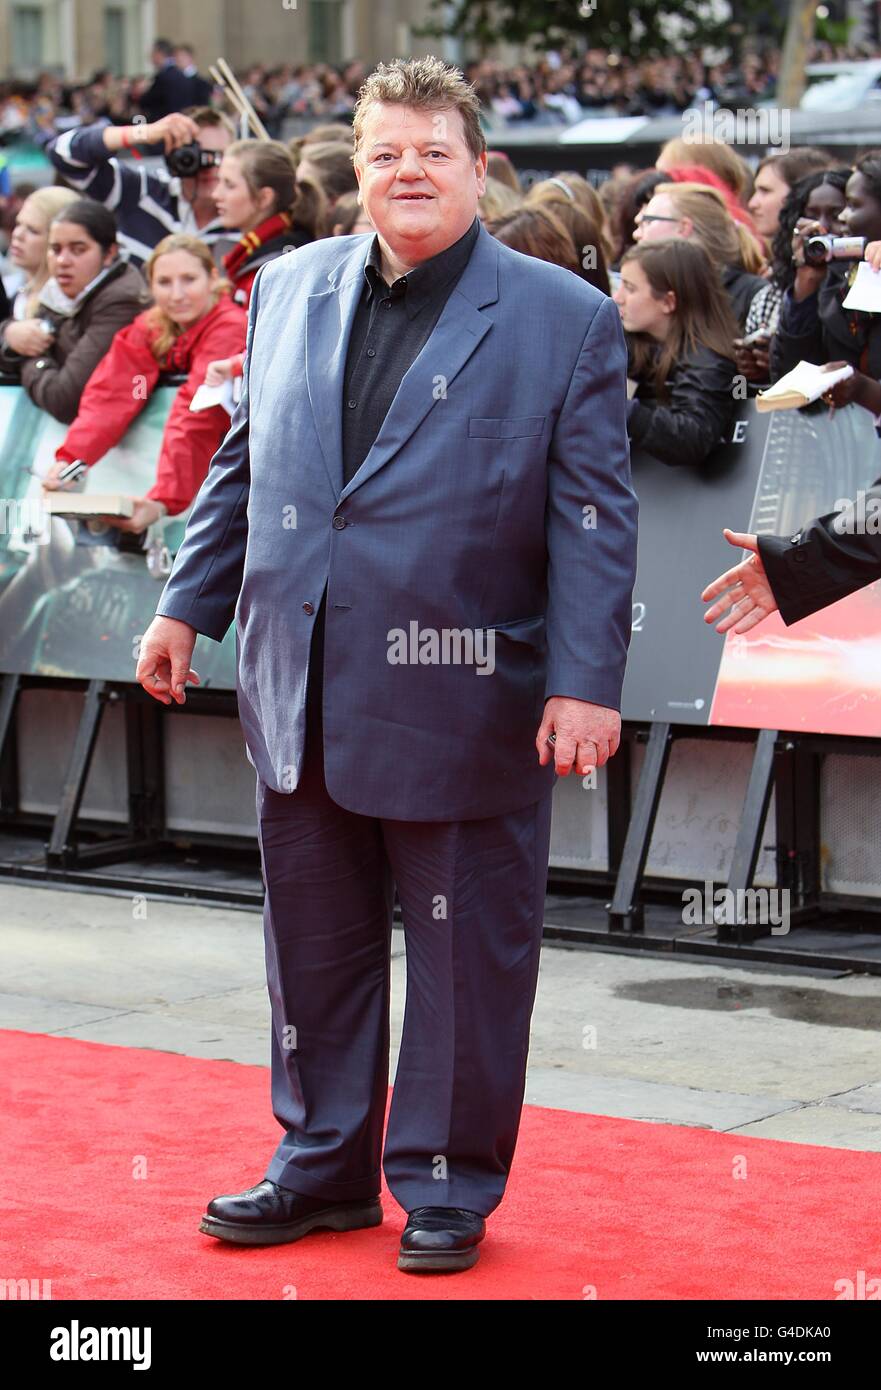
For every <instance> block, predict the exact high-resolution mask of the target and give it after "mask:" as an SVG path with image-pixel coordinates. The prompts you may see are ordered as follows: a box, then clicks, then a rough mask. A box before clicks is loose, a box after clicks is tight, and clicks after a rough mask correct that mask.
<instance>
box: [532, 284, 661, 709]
mask: <svg viewBox="0 0 881 1390" xmlns="http://www.w3.org/2000/svg"><path fill="white" fill-rule="evenodd" d="M626 400H627V350H626V347H625V341H624V330H623V328H622V326H621V316H620V314H619V313H618V310H617V308H616V306H615V305H614V304H613V303H612V300H611V299H606V298H604V299H603V301H602V303H601V304H600V305H599V307H598V308H597V310H596V312H595V314H594V315H593V318H592V319H591V322H590V326H589V327H588V330H587V333H586V334H585V337H584V341H583V343H582V345H581V351H580V353H579V356H578V360H577V362H576V364H575V368H574V371H573V374H572V380H571V382H570V384H569V389H568V391H567V393H566V398H565V400H564V401H563V405H562V408H561V410H560V414H559V416H558V419H557V423H556V426H555V428H554V433H553V436H552V438H551V442H550V447H549V451H548V494H547V506H546V512H545V534H546V538H547V549H548V606H547V647H548V656H547V681H546V684H545V699H550V698H551V696H554V695H561V696H570V697H572V698H574V699H576V700H589V701H590V702H591V703H593V704H597V705H605V706H607V707H608V708H610V709H616V710H617V709H620V707H621V690H622V687H623V684H624V667H625V662H626V659H627V649H628V646H629V644H630V633H631V625H632V617H633V608H632V599H633V585H634V581H635V578H636V532H637V515H638V511H639V506H638V503H637V499H636V493H635V492H634V491H633V487H632V485H631V479H630V450H629V447H628V443H627V425H626V420H625V405H626ZM589 507H594V508H595V509H596V511H595V514H594V513H590V512H588V511H587V509H588V508H589ZM588 522H592V523H593V524H592V525H588Z"/></svg>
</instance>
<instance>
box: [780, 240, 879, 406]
mask: <svg viewBox="0 0 881 1390" xmlns="http://www.w3.org/2000/svg"><path fill="white" fill-rule="evenodd" d="M846 274H847V272H846V270H845V271H842V270H841V269H839V268H838V267H833V268H832V269H831V270H830V271H829V273H828V274H827V276H826V279H825V280H824V281H823V283H822V285H821V286H820V288H819V290H818V291H817V292H816V294H810V295H808V296H807V298H806V299H802V300H800V301H799V302H798V303H796V301H795V300H794V299H793V297H792V291H791V290H790V291H787V293H786V294H785V295H784V296H783V303H782V305H781V309H780V322H779V325H778V328H777V332H776V333H775V335H774V338H773V340H772V342H771V355H770V364H771V380H772V381H779V380H780V378H781V377H782V376H785V375H786V373H787V372H791V371H792V369H793V367H797V366H798V364H799V362H802V361H804V362H815V363H816V364H817V366H818V367H821V366H822V365H823V363H824V362H838V361H843V362H850V363H851V365H852V366H854V367H855V366H857V364H858V363H859V360H860V345H859V343H858V342H857V341H856V340H855V339H854V337H853V334H852V333H851V331H850V328H849V326H848V321H847V317H846V313H845V310H843V309H842V307H841V301H842V299H843V298H844V296H845V294H846V293H847V284H846V279H845V277H846Z"/></svg>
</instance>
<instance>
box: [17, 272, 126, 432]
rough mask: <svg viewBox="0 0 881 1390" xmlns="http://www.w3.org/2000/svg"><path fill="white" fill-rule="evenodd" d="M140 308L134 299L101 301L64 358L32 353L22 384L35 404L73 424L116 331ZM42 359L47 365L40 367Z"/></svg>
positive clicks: (24, 371)
mask: <svg viewBox="0 0 881 1390" xmlns="http://www.w3.org/2000/svg"><path fill="white" fill-rule="evenodd" d="M140 309H141V306H140V305H138V304H136V303H135V301H134V300H133V299H122V298H119V299H113V300H111V301H110V302H109V303H108V304H103V305H102V304H100V303H99V304H98V305H96V307H95V311H94V314H93V316H92V318H91V319H90V322H89V325H88V327H87V328H86V330H85V332H84V333H83V335H82V337H81V338H80V339H79V341H78V342H77V343H76V344H75V346H74V347H73V349H72V350H71V351H70V352H69V353H68V354H67V356H66V357H65V359H64V361H63V362H58V361H57V360H56V359H55V358H54V357H51V356H44V357H38V358H33V357H29V358H28V359H27V361H26V363H25V364H24V366H23V367H22V369H21V384H22V386H23V387H24V388H25V390H26V391H27V393H28V395H29V396H30V398H31V400H32V401H33V402H34V405H38V406H39V407H40V409H41V410H48V412H49V414H50V415H54V416H55V419H56V420H61V421H62V422H63V423H64V424H65V425H69V424H71V423H72V422H73V421H74V420H75V419H76V415H77V411H78V409H79V404H80V399H81V397H82V394H83V389H84V387H85V385H86V382H87V381H88V379H89V377H90V376H91V375H92V372H93V371H94V370H95V368H96V367H97V365H98V363H99V362H100V361H101V358H102V357H103V356H104V354H105V353H106V352H107V351H108V349H109V347H110V344H111V343H112V342H113V336H114V334H115V333H118V332H119V330H120V328H125V326H126V324H129V323H131V321H132V319H133V318H134V317H135V315H136V314H138V313H139V312H140ZM38 362H42V363H44V364H45V365H44V366H42V367H38V366H37V363H38Z"/></svg>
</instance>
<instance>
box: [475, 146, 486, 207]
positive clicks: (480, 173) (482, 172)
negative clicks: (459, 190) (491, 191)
mask: <svg viewBox="0 0 881 1390" xmlns="http://www.w3.org/2000/svg"><path fill="white" fill-rule="evenodd" d="M476 173H477V196H478V198H482V197H483V195H484V193H485V192H486V150H483V151H482V153H481V156H480V158H479V159H478V161H477V168H476Z"/></svg>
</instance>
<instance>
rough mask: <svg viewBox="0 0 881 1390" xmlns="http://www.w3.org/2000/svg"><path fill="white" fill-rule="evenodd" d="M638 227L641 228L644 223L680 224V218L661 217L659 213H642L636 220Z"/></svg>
mask: <svg viewBox="0 0 881 1390" xmlns="http://www.w3.org/2000/svg"><path fill="white" fill-rule="evenodd" d="M634 220H635V222H636V225H637V226H638V227H641V226H642V224H643V223H644V222H679V221H681V219H680V218H678V217H661V216H660V214H659V213H657V212H640V213H638V214H637V216H636V218H635V219H634Z"/></svg>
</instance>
